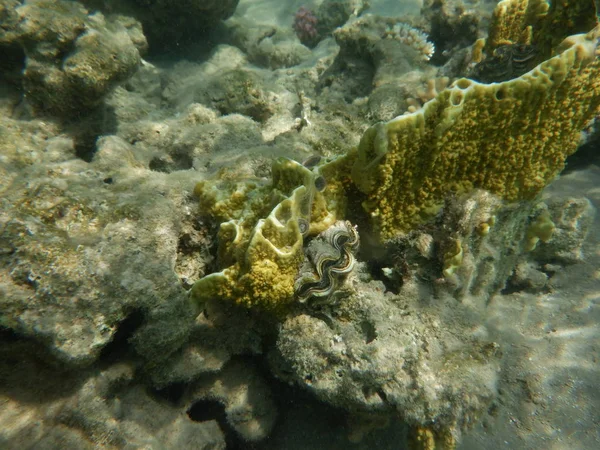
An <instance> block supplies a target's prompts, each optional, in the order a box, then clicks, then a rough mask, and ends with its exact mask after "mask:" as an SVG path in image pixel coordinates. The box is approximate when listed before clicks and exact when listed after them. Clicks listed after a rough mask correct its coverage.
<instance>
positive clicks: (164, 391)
mask: <svg viewBox="0 0 600 450" xmlns="http://www.w3.org/2000/svg"><path fill="white" fill-rule="evenodd" d="M185 387H186V384H185V383H173V384H169V385H168V386H165V387H163V388H161V389H151V391H150V393H151V394H153V395H154V396H155V397H158V398H161V399H163V400H166V401H168V402H169V403H171V404H172V405H176V404H178V403H179V401H180V400H181V399H182V397H183V394H184V393H185Z"/></svg>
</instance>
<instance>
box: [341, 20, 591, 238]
mask: <svg viewBox="0 0 600 450" xmlns="http://www.w3.org/2000/svg"><path fill="white" fill-rule="evenodd" d="M599 35H600V27H597V28H595V29H594V30H592V31H591V32H590V33H588V34H585V35H583V34H582V35H576V36H572V37H570V38H568V39H566V40H565V41H564V42H563V43H562V44H561V46H559V48H558V51H561V50H562V53H559V54H558V55H557V56H555V57H553V58H551V59H549V60H547V61H545V62H543V63H542V64H540V65H539V66H537V67H536V68H534V69H533V70H532V71H530V72H528V73H526V74H524V75H522V76H521V77H519V78H516V79H513V80H511V81H506V82H503V83H494V84H489V85H486V84H480V83H477V82H475V81H472V80H468V79H465V78H463V79H459V80H457V81H456V82H455V83H454V84H453V85H452V86H451V87H450V88H449V89H446V90H445V91H443V92H441V93H440V94H439V95H438V96H437V97H436V98H435V99H433V100H432V101H430V102H428V103H427V104H425V105H424V107H423V109H421V110H419V111H417V112H415V113H413V114H409V115H404V116H400V117H397V118H395V119H393V120H391V121H389V122H387V123H379V124H376V125H374V126H372V127H371V128H370V129H368V130H367V131H366V133H365V134H364V136H363V138H362V140H361V142H360V144H359V148H358V156H357V158H356V161H355V162H354V166H353V169H352V179H353V181H354V183H355V184H356V186H357V187H358V188H359V189H360V191H362V192H363V194H365V196H366V198H365V199H364V201H363V202H362V205H363V208H364V210H365V211H366V212H367V213H368V214H369V215H370V218H371V221H372V224H373V226H374V229H375V231H376V232H377V233H378V234H379V237H380V238H381V239H382V240H383V241H386V240H389V239H390V238H393V237H394V236H396V235H399V234H402V233H405V232H407V231H410V230H411V229H414V228H415V227H416V226H417V225H419V224H422V223H424V222H425V221H427V220H429V219H431V218H432V217H433V216H434V215H435V214H436V213H437V212H438V211H439V209H440V207H441V205H442V201H443V199H444V198H445V197H446V196H447V194H448V193H449V192H456V193H461V192H468V191H470V190H472V189H473V188H481V189H485V190H488V191H490V192H492V193H493V194H495V195H497V196H499V197H501V198H502V199H505V200H508V201H515V200H528V199H533V198H534V197H535V196H536V195H537V194H538V193H539V192H540V191H541V190H542V189H543V188H544V187H545V186H546V185H547V184H548V183H549V182H550V181H552V180H553V179H554V178H555V177H556V175H557V174H558V173H559V172H560V170H561V169H562V168H563V167H564V161H565V158H566V157H567V156H569V155H570V154H572V153H573V152H574V151H575V150H576V148H577V145H578V142H579V138H580V131H581V130H582V129H583V128H584V127H585V125H586V123H587V122H588V121H589V120H591V119H592V118H593V117H594V116H595V115H596V114H597V111H598V107H599V105H600V81H599V79H598V70H599V69H600V62H599V61H598V59H597V58H596V54H595V53H596V51H597V43H598V36H599Z"/></svg>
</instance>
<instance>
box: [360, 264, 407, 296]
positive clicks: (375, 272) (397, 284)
mask: <svg viewBox="0 0 600 450" xmlns="http://www.w3.org/2000/svg"><path fill="white" fill-rule="evenodd" d="M367 266H368V268H369V273H370V274H371V276H372V277H373V279H374V280H379V281H381V282H382V283H383V285H384V286H385V289H386V290H387V291H389V292H391V293H392V294H395V295H396V294H398V293H399V292H400V289H401V288H402V285H403V284H404V280H403V279H402V276H401V274H399V273H397V271H394V272H393V278H390V277H388V276H386V275H385V274H384V273H383V269H384V268H385V267H389V264H385V261H369V262H368V263H367Z"/></svg>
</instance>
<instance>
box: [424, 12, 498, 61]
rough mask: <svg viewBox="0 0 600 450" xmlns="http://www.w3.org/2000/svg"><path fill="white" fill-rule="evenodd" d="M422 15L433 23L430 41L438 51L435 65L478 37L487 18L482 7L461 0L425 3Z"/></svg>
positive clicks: (429, 22) (435, 56) (428, 21)
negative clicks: (480, 28)
mask: <svg viewBox="0 0 600 450" xmlns="http://www.w3.org/2000/svg"><path fill="white" fill-rule="evenodd" d="M421 14H422V16H423V17H424V18H425V19H426V22H427V23H428V24H430V28H431V30H430V32H429V34H430V36H429V40H430V41H431V42H433V43H434V44H435V46H436V48H437V50H438V51H437V52H436V54H435V55H434V60H433V62H434V63H436V64H440V63H442V62H445V61H446V60H447V59H448V57H449V56H450V55H451V54H452V53H453V52H456V51H458V50H460V49H461V48H465V47H467V46H469V45H471V44H472V43H473V42H475V40H476V39H477V38H478V36H479V26H480V23H481V22H484V21H485V19H486V14H485V13H484V11H483V8H477V9H476V8H475V5H473V4H472V3H471V2H468V1H467V2H464V1H462V0H458V1H456V0H425V1H424V2H423V6H422V8H421Z"/></svg>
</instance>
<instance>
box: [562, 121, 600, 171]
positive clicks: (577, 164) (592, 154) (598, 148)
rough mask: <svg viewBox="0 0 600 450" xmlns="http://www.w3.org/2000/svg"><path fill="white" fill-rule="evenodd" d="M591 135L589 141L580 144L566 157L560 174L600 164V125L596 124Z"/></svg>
mask: <svg viewBox="0 0 600 450" xmlns="http://www.w3.org/2000/svg"><path fill="white" fill-rule="evenodd" d="M590 133H593V135H595V136H593V137H592V138H591V139H590V141H589V142H586V143H585V144H583V145H582V146H580V147H579V148H578V149H577V151H576V152H575V153H573V154H572V155H571V156H569V157H568V158H567V161H566V164H565V168H564V169H563V171H562V173H561V175H564V174H567V173H570V172H573V171H575V170H580V169H585V168H587V167H589V166H591V165H598V166H600V126H596V131H593V132H591V131H590Z"/></svg>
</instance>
